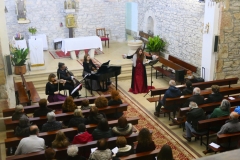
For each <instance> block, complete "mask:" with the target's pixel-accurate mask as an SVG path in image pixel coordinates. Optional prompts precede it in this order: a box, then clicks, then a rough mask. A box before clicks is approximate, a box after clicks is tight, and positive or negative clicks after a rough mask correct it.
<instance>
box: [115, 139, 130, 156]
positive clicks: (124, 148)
mask: <svg viewBox="0 0 240 160" xmlns="http://www.w3.org/2000/svg"><path fill="white" fill-rule="evenodd" d="M116 145H117V147H118V152H117V153H116V155H115V157H124V156H128V155H130V154H134V151H133V145H128V144H127V140H126V138H125V137H123V136H120V137H117V140H116ZM113 159H114V158H113Z"/></svg>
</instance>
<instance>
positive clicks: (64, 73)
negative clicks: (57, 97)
mask: <svg viewBox="0 0 240 160" xmlns="http://www.w3.org/2000/svg"><path fill="white" fill-rule="evenodd" d="M57 76H58V79H64V80H66V83H65V85H64V86H63V89H67V90H68V91H69V95H71V92H72V91H73V90H74V82H75V78H74V76H73V74H72V73H70V72H69V71H68V70H67V66H65V64H64V63H61V62H59V63H58V70H57ZM71 96H72V97H73V98H78V97H79V96H80V95H79V93H78V91H76V92H74V93H73V94H72V95H71Z"/></svg>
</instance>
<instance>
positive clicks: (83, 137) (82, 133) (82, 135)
mask: <svg viewBox="0 0 240 160" xmlns="http://www.w3.org/2000/svg"><path fill="white" fill-rule="evenodd" d="M91 141H93V137H92V135H91V134H89V133H88V131H86V126H85V124H83V123H80V124H79V125H78V134H77V135H76V136H75V137H74V139H73V141H72V144H83V143H87V142H91Z"/></svg>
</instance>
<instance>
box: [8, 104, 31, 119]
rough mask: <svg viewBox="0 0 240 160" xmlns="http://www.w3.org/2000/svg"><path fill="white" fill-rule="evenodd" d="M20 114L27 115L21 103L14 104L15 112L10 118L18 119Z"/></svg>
mask: <svg viewBox="0 0 240 160" xmlns="http://www.w3.org/2000/svg"><path fill="white" fill-rule="evenodd" d="M22 116H24V117H26V118H28V117H27V115H26V114H25V113H24V108H23V106H22V105H21V104H19V105H16V107H15V112H14V113H13V115H12V120H13V121H18V120H19V119H20V118H21V117H22Z"/></svg>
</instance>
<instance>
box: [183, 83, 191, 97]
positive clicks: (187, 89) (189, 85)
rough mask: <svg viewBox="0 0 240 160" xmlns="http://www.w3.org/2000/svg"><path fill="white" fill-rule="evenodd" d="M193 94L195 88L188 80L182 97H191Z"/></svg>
mask: <svg viewBox="0 0 240 160" xmlns="http://www.w3.org/2000/svg"><path fill="white" fill-rule="evenodd" d="M192 93H193V86H192V82H191V81H189V80H187V81H186V88H184V89H183V90H182V95H189V94H192Z"/></svg>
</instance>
